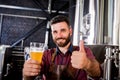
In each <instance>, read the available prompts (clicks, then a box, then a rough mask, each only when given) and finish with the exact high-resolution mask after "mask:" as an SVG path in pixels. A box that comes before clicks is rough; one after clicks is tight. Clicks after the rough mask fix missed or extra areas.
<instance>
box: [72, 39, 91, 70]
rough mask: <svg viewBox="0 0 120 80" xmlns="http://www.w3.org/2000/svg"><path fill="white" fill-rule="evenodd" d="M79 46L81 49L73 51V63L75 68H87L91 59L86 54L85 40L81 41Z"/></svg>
mask: <svg viewBox="0 0 120 80" xmlns="http://www.w3.org/2000/svg"><path fill="white" fill-rule="evenodd" d="M79 48H80V49H79V51H73V52H72V56H71V63H72V66H73V67H74V68H78V69H86V68H87V66H88V63H89V62H90V61H89V59H88V58H87V56H86V52H85V48H84V41H83V40H81V41H80V44H79Z"/></svg>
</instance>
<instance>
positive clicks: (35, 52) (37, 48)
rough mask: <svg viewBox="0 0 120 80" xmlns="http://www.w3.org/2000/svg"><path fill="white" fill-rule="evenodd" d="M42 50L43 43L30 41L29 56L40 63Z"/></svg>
mask: <svg viewBox="0 0 120 80" xmlns="http://www.w3.org/2000/svg"><path fill="white" fill-rule="evenodd" d="M43 52H44V43H38V42H30V58H31V59H33V60H36V61H38V62H39V63H41V61H42V56H43Z"/></svg>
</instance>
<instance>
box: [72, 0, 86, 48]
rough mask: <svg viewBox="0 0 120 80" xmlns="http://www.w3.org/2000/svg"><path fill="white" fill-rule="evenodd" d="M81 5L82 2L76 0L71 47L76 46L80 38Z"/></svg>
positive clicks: (81, 0) (82, 0)
mask: <svg viewBox="0 0 120 80" xmlns="http://www.w3.org/2000/svg"><path fill="white" fill-rule="evenodd" d="M83 5H84V0H76V9H75V21H74V31H73V45H74V46H78V44H79V40H80V39H81V38H82V27H83V9H84V8H83Z"/></svg>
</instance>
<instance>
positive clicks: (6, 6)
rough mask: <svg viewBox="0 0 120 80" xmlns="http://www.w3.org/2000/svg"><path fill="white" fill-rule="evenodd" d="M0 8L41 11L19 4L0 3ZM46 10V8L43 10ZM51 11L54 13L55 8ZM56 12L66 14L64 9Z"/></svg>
mask: <svg viewBox="0 0 120 80" xmlns="http://www.w3.org/2000/svg"><path fill="white" fill-rule="evenodd" d="M0 8H8V9H18V10H29V11H42V10H41V9H38V8H28V7H19V6H11V5H1V4H0ZM45 11H48V10H45ZM51 12H52V13H56V12H57V11H56V10H52V11H51ZM58 13H62V14H68V12H65V11H59V12H58Z"/></svg>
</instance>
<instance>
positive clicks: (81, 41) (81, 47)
mask: <svg viewBox="0 0 120 80" xmlns="http://www.w3.org/2000/svg"><path fill="white" fill-rule="evenodd" d="M79 48H80V49H79V51H80V52H85V48H84V41H83V40H80V43H79Z"/></svg>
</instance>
